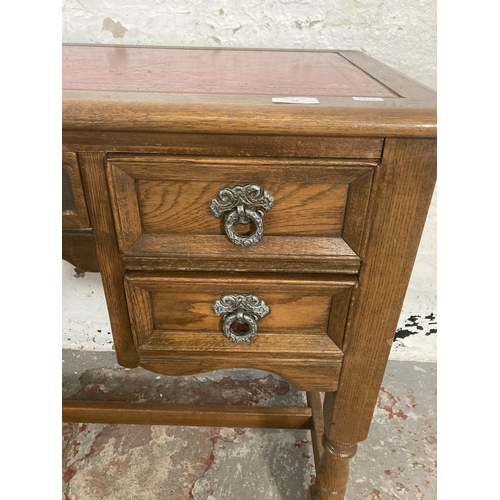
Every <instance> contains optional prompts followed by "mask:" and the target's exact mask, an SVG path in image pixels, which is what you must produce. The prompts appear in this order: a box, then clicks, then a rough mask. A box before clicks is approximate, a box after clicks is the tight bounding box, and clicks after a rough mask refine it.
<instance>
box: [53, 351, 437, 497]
mask: <svg viewBox="0 0 500 500" xmlns="http://www.w3.org/2000/svg"><path fill="white" fill-rule="evenodd" d="M63 397H64V398H70V397H71V398H76V399H94V400H116V401H141V402H146V401H147V402H176V403H180V404H182V403H205V404H233V405H234V404H236V405H240V404H248V405H265V406H278V405H279V406H303V405H304V404H305V395H304V393H302V392H297V391H295V389H294V388H293V387H292V386H291V385H289V384H288V383H287V382H286V381H284V380H283V379H281V378H279V377H277V376H275V375H270V374H268V373H265V372H260V371H257V370H228V371H223V372H222V371H221V372H216V373H211V374H204V375H201V376H196V377H194V376H192V377H165V376H160V375H156V374H154V373H150V372H147V371H145V370H142V369H140V368H138V369H135V370H128V369H124V368H121V367H119V366H118V365H116V363H115V360H114V354H113V353H110V352H89V351H74V350H65V351H63ZM62 441H63V482H62V498H63V499H64V500H101V499H106V500H129V499H130V500H132V499H133V500H188V499H195V500H225V499H238V500H253V499H259V500H271V499H272V500H285V499H286V500H295V499H297V500H305V499H306V497H307V489H308V486H309V484H310V482H311V481H313V480H314V478H315V470H314V461H313V458H312V455H313V453H312V446H311V441H310V434H309V431H306V430H275V429H241V428H219V427H162V426H147V425H130V426H126V425H104V424H83V423H82V424H64V425H63V431H62ZM436 447H437V438H436V365H435V363H417V362H409V361H390V362H389V365H388V367H387V371H386V375H385V378H384V382H383V386H382V387H381V390H380V395H379V400H378V404H377V408H376V409H375V414H374V419H373V423H372V427H371V431H370V436H369V438H368V440H366V441H364V442H363V443H361V444H360V445H359V447H358V453H357V455H356V456H355V457H354V458H353V459H352V460H351V475H350V481H349V486H348V491H347V495H346V500H379V499H380V500H403V499H411V500H423V499H425V500H434V499H436V498H437V495H436V454H437V452H436Z"/></svg>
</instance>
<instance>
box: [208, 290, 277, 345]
mask: <svg viewBox="0 0 500 500" xmlns="http://www.w3.org/2000/svg"><path fill="white" fill-rule="evenodd" d="M213 310H214V312H215V314H216V315H217V316H222V317H223V319H224V325H223V327H222V332H223V333H224V335H225V336H226V337H227V338H228V339H229V340H230V341H231V342H234V343H236V344H246V343H248V342H250V341H251V340H252V339H253V338H254V337H255V335H257V320H259V319H260V318H263V317H264V316H266V315H267V314H269V307H268V306H267V305H266V303H265V302H264V301H263V300H260V299H259V298H258V297H257V296H256V295H241V294H232V295H224V296H223V297H222V298H221V299H220V300H217V301H216V302H215V303H214V305H213ZM234 323H237V324H246V325H248V328H249V329H248V331H246V332H244V333H238V332H235V331H234V330H233V329H232V326H233V324H234Z"/></svg>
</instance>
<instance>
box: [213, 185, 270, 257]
mask: <svg viewBox="0 0 500 500" xmlns="http://www.w3.org/2000/svg"><path fill="white" fill-rule="evenodd" d="M217 196H218V198H213V199H212V201H211V203H210V211H211V212H212V214H213V215H214V216H215V217H217V219H219V218H220V217H221V216H222V215H223V214H226V215H225V218H224V228H225V231H226V235H227V237H228V238H229V240H230V241H231V243H233V244H235V245H239V246H242V247H248V246H251V245H255V244H256V243H258V242H259V241H260V240H261V239H262V236H263V234H264V223H263V220H262V219H264V215H265V212H268V211H269V210H271V208H272V207H273V205H274V198H273V197H272V196H271V195H270V194H269V192H268V191H266V190H265V189H262V188H261V187H260V186H258V185H256V184H247V185H246V186H234V187H233V188H224V189H221V190H220V191H219V193H218V195H217ZM250 222H253V224H254V225H255V231H254V232H253V233H252V234H251V235H250V236H243V235H241V234H238V233H237V232H236V231H235V230H234V229H233V226H234V225H235V224H249V223H250Z"/></svg>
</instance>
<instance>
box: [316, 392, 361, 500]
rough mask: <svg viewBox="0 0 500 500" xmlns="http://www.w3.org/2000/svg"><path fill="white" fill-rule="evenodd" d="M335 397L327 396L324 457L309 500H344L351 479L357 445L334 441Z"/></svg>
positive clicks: (324, 408) (330, 394)
mask: <svg viewBox="0 0 500 500" xmlns="http://www.w3.org/2000/svg"><path fill="white" fill-rule="evenodd" d="M334 397H335V393H326V395H325V404H324V407H323V410H324V420H325V434H324V435H323V455H322V457H321V459H320V460H319V463H317V464H316V482H315V484H313V485H311V487H310V490H309V496H308V499H309V500H342V499H343V498H344V495H345V492H346V486H347V481H348V479H349V460H350V459H351V458H352V457H353V456H354V455H355V453H356V448H357V444H356V443H343V442H338V441H333V440H332V436H330V434H331V432H330V429H331V425H330V423H331V421H332V410H333V400H334ZM337 438H338V436H337Z"/></svg>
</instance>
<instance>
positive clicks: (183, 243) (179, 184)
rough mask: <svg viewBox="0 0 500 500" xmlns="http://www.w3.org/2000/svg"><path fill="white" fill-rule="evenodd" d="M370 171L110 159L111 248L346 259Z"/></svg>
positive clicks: (364, 164)
mask: <svg viewBox="0 0 500 500" xmlns="http://www.w3.org/2000/svg"><path fill="white" fill-rule="evenodd" d="M376 165H377V162H376V161H374V160H338V159H322V160H319V159H300V160H298V159H269V158H267V159H262V158H220V157H219V158H213V157H206V158H204V157H181V156H163V155H149V156H146V155H145V156H131V155H112V156H111V157H110V159H109V161H108V165H107V175H108V182H109V187H110V194H111V199H112V205H113V212H114V218H115V224H116V228H117V235H118V241H119V247H120V250H121V252H122V254H123V255H124V256H125V257H129V258H134V257H136V258H140V257H142V258H144V257H146V258H147V257H151V256H153V257H165V258H169V257H170V258H171V257H175V256H185V255H186V253H190V254H191V255H192V256H193V257H198V258H200V259H215V258H220V257H221V256H224V258H226V259H235V260H237V259H241V257H242V256H245V258H249V259H252V258H260V257H263V256H267V255H271V257H272V256H273V255H277V256H289V257H290V258H292V257H293V258H297V257H308V256H312V257H317V256H318V252H320V253H321V254H322V255H323V254H328V253H330V254H331V255H332V256H333V255H335V254H338V255H345V256H351V257H353V256H355V252H356V249H357V246H358V244H359V240H360V238H361V232H362V230H363V226H364V218H365V215H366V208H367V203H368V197H369V192H370V189H371V180H372V174H373V170H374V167H375V166H376ZM242 222H243V223H242Z"/></svg>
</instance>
